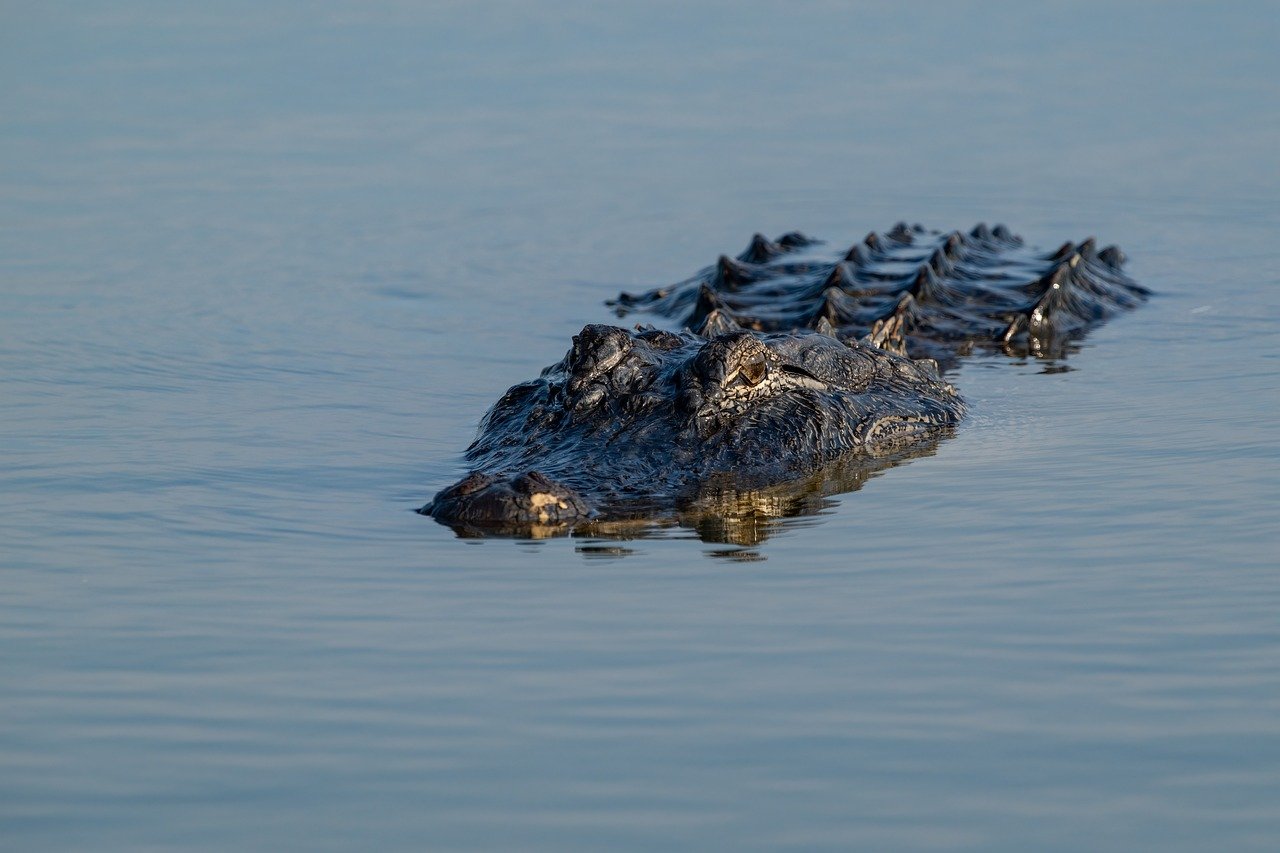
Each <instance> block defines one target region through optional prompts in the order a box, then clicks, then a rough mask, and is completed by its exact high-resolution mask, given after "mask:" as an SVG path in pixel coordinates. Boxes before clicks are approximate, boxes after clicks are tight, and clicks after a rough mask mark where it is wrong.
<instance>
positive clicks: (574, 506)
mask: <svg viewBox="0 0 1280 853" xmlns="http://www.w3.org/2000/svg"><path fill="white" fill-rule="evenodd" d="M418 511H419V512H420V513H422V514H423V515H430V516H432V517H434V518H435V519H437V520H438V521H442V522H445V523H449V522H472V523H478V524H485V523H494V524H497V523H502V524H509V523H511V522H522V523H529V524H563V523H567V522H571V521H580V520H582V519H585V518H587V517H589V516H590V515H591V509H590V507H588V506H587V502H586V501H584V500H583V499H582V496H581V495H579V494H578V493H577V492H575V491H574V490H573V489H570V488H569V487H568V486H564V485H561V484H560V483H557V482H556V481H554V480H552V479H550V478H549V477H546V476H544V475H543V474H541V473H539V472H537V471H530V472H528V473H527V474H521V475H519V476H517V477H496V476H493V475H491V474H485V473H483V472H481V471H473V472H471V473H470V474H468V475H467V476H466V477H463V478H462V479H461V480H459V481H458V482H457V483H454V484H453V485H452V486H450V487H449V488H447V489H444V490H443V491H441V492H440V493H439V494H437V495H436V496H435V499H434V500H432V501H431V503H429V504H427V505H426V506H424V507H423V508H422V509H420V510H418Z"/></svg>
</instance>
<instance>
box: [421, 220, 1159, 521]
mask: <svg viewBox="0 0 1280 853" xmlns="http://www.w3.org/2000/svg"><path fill="white" fill-rule="evenodd" d="M816 244H817V241H814V240H810V239H809V238H807V237H805V236H803V235H801V234H796V233H792V234H787V235H784V236H782V237H780V238H779V239H778V240H776V241H769V240H766V239H764V238H763V237H760V236H759V235H757V236H756V238H755V239H754V240H753V241H752V243H751V245H750V246H749V247H748V248H747V250H746V251H745V252H743V253H741V254H740V255H738V256H737V258H736V259H730V258H727V257H723V256H722V257H721V258H720V260H719V262H717V263H716V264H715V265H714V266H711V267H708V268H706V269H704V270H702V271H701V272H700V273H698V274H697V275H695V276H694V277H693V278H690V279H688V280H686V281H684V282H681V283H680V284H677V285H675V286H672V287H667V288H659V289H657V290H653V291H650V292H649V293H646V294H641V295H639V296H632V295H628V294H623V295H622V296H620V297H619V298H618V299H617V300H616V301H614V302H613V303H611V304H613V305H614V307H615V308H616V310H617V311H618V313H619V315H625V314H626V313H629V312H631V311H648V312H651V313H656V314H659V315H662V316H666V317H670V318H673V319H676V320H678V321H679V322H682V323H683V324H684V325H685V329H684V330H683V331H681V332H672V331H664V330H659V329H654V328H645V329H639V330H637V331H634V332H632V331H627V330H625V329H621V328H616V327H612V326H601V325H592V326H587V327H586V328H584V329H583V330H582V332H581V333H579V334H578V335H576V336H575V337H574V340H573V347H572V349H571V350H570V351H569V353H568V354H566V355H565V357H564V359H562V360H561V361H560V362H559V363H557V364H555V365H552V366H551V367H548V368H547V369H545V370H544V371H542V374H541V376H539V377H538V378H537V379H534V380H532V381H529V382H525V383H521V384H519V385H516V386H514V387H513V388H511V389H510V390H509V391H507V393H506V394H504V395H503V397H502V399H500V400H499V401H498V402H497V403H496V404H495V405H494V406H493V408H492V409H490V411H489V412H488V414H486V415H485V417H484V419H483V421H482V422H481V426H480V434H479V437H478V438H477V439H476V441H475V442H474V443H473V444H472V445H471V447H470V448H468V450H467V454H466V456H467V460H468V461H469V462H470V463H471V464H472V466H473V470H472V471H471V473H470V474H468V475H467V476H466V477H464V478H463V479H462V480H460V481H459V482H458V483H456V484H454V485H453V486H450V487H449V488H447V489H444V490H443V491H441V492H440V493H439V494H437V495H436V497H435V499H434V500H433V501H432V502H431V503H430V504H428V505H427V506H426V507H423V509H422V510H421V511H422V512H424V513H426V514H428V515H432V516H434V517H435V518H436V519H438V520H440V521H442V522H444V523H447V524H451V525H454V526H455V527H456V528H458V529H460V530H461V529H467V530H473V531H479V532H487V531H501V532H528V526H530V525H532V526H535V527H538V528H539V529H543V530H545V531H551V532H554V531H556V530H563V529H567V528H568V527H572V526H576V525H578V524H580V523H583V522H584V521H587V520H592V521H593V523H594V522H595V521H598V520H601V519H604V520H610V519H626V518H654V517H658V516H664V515H666V516H670V515H671V514H672V513H677V514H678V513H680V512H681V511H682V509H683V508H688V507H694V508H699V507H701V508H704V509H705V508H707V507H710V510H709V512H710V513H712V514H714V513H716V512H717V509H716V507H722V506H723V507H729V508H730V510H729V511H730V512H732V507H737V506H741V505H743V503H744V501H745V502H746V503H747V504H751V503H752V502H753V501H759V500H760V498H759V495H763V494H766V491H767V494H768V500H767V501H766V503H769V504H770V505H774V504H776V503H777V502H778V501H779V494H780V493H779V491H778V489H777V488H773V489H769V488H768V487H777V486H779V484H786V483H808V484H810V485H805V486H802V487H800V486H798V487H797V488H801V489H803V490H806V494H810V493H812V492H813V489H812V487H811V484H812V482H813V480H814V477H815V472H818V471H819V470H820V469H822V468H823V467H824V466H831V465H833V464H835V465H838V467H839V469H840V470H841V471H842V472H844V473H842V474H841V476H840V477H838V478H836V481H837V482H838V483H844V484H849V483H853V484H854V485H853V486H852V487H854V488H856V487H857V485H860V483H861V482H862V480H863V479H865V472H871V471H874V470H876V469H878V468H883V467H886V465H888V464H894V463H893V462H892V461H886V460H893V459H900V458H902V456H903V451H904V449H906V448H911V447H919V446H925V447H927V446H928V445H929V443H930V442H933V443H936V441H937V440H938V438H939V437H940V436H942V435H945V434H946V432H947V431H948V430H950V429H951V428H952V427H953V426H954V425H955V424H956V423H957V422H958V421H959V420H960V418H961V417H963V415H964V411H965V407H964V403H963V401H962V400H961V398H960V396H959V394H957V392H956V390H955V389H954V388H953V387H952V386H951V385H950V384H948V383H947V382H945V381H944V380H943V379H942V377H941V371H940V368H939V363H941V364H942V365H943V366H944V367H945V366H947V365H950V364H952V363H954V361H955V359H956V358H957V357H959V356H961V355H964V354H966V353H967V352H969V351H971V350H972V349H973V348H974V347H987V348H990V349H996V350H1003V351H1005V352H1009V353H1015V354H1028V353H1029V354H1034V355H1037V356H1045V355H1063V354H1065V353H1066V352H1067V351H1068V349H1069V346H1070V344H1071V342H1072V341H1074V340H1076V339H1077V338H1079V337H1080V336H1081V335H1082V334H1083V333H1084V332H1085V331H1087V329H1089V328H1091V327H1092V326H1093V325H1096V324H1097V323H1098V322H1100V321H1102V320H1103V319H1105V318H1106V317H1108V316H1111V315H1112V314H1114V313H1115V312H1117V311H1119V310H1122V309H1124V308H1128V307H1131V306H1133V305H1136V304H1138V303H1139V302H1140V301H1141V300H1142V299H1143V298H1145V297H1146V295H1147V291H1146V290H1145V289H1144V288H1142V287H1141V286H1139V285H1137V284H1136V283H1135V282H1133V281H1132V280H1131V279H1129V278H1128V276H1126V275H1125V274H1124V273H1123V272H1122V271H1121V265H1122V263H1123V261H1124V256H1123V254H1122V253H1121V252H1120V250H1119V249H1116V248H1115V247H1109V248H1106V249H1102V250H1098V249H1097V248H1096V247H1095V245H1094V242H1093V240H1092V239H1090V240H1086V241H1084V242H1083V243H1081V244H1079V245H1077V244H1074V243H1066V244H1064V245H1063V246H1062V247H1061V248H1060V249H1058V250H1057V251H1056V252H1052V253H1039V252H1036V251H1034V250H1031V249H1028V248H1026V247H1025V246H1024V245H1023V243H1022V241H1021V239H1020V238H1018V237H1016V236H1014V235H1013V234H1011V233H1010V232H1009V231H1008V230H1007V229H1005V228H1004V227H1003V226H997V227H996V228H994V229H988V228H987V227H986V226H985V225H979V226H978V227H976V228H974V229H973V230H972V231H971V232H969V233H968V234H961V233H960V232H951V233H949V234H942V233H941V232H936V231H932V232H931V231H926V230H925V229H923V228H921V227H920V226H914V227H908V226H907V225H905V224H900V225H898V226H895V228H893V229H891V230H890V231H888V232H886V233H885V234H874V233H873V234H871V235H869V236H868V237H867V238H866V239H865V240H863V241H862V242H860V243H858V244H856V245H855V246H854V247H853V248H851V249H849V250H848V251H847V252H844V253H841V254H840V255H838V256H837V257H835V258H834V259H832V258H826V259H823V258H821V257H816V256H812V255H811V254H810V252H811V250H812V247H813V246H815V245H816ZM909 356H915V357H917V358H911V357H909ZM851 470H861V471H862V472H864V473H863V475H862V476H861V477H853V478H852V479H850V478H849V472H850V471H851ZM819 479H820V480H821V478H820V477H819ZM825 489H826V487H825V486H824V487H822V489H821V491H823V493H829V492H827V491H825ZM762 490H765V491H762ZM783 492H785V489H783ZM726 495H727V496H729V497H728V498H727V499H726V497H725V496H726ZM782 503H784V504H785V503H786V501H785V500H783V501H782ZM806 506H807V504H806Z"/></svg>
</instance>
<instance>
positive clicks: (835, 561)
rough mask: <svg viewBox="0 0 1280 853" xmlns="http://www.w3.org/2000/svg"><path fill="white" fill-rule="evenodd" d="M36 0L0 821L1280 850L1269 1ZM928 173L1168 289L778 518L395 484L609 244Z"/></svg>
mask: <svg viewBox="0 0 1280 853" xmlns="http://www.w3.org/2000/svg"><path fill="white" fill-rule="evenodd" d="M2 14H3V17H4V21H5V23H4V26H3V27H0V79H3V80H4V82H5V85H4V86H2V87H0V405H2V407H3V417H0V447H3V452H2V453H0V512H2V515H0V517H2V518H3V521H0V566H2V571H3V586H2V587H0V588H2V589H3V593H0V647H2V648H3V649H4V654H3V655H2V656H0V767H2V768H3V772H2V773H0V846H2V847H5V848H12V849H15V850H19V849H20V850H36V849H51V850H72V849H94V850H137V849H170V848H176V849H192V850H225V849H254V848H256V849H274V850H278V849H298V850H315V849H350V848H357V847H359V848H374V847H377V848H383V849H397V848H399V849H423V848H439V849H548V850H566V849H599V848H610V849H614V848H617V849H649V848H662V849H667V848H670V847H672V846H678V847H687V848H695V849H699V848H701V849H706V848H728V849H742V848H766V849H775V848H779V847H803V848H833V849H849V848H861V849H867V848H871V849H983V850H991V849H1005V850H1025V849H1114V850H1130V849H1134V848H1152V847H1160V848H1162V849H1186V850H1203V849H1208V848H1214V849H1235V850H1243V849H1274V848H1275V846H1276V844H1277V840H1278V839H1280V807H1278V806H1277V803H1280V714H1278V712H1280V663H1278V661H1280V621H1278V620H1277V617H1276V614H1277V612H1280V572H1278V571H1277V565H1276V556H1275V555H1276V554H1277V553H1280V547H1278V546H1280V532H1278V530H1277V527H1278V525H1277V508H1278V507H1280V487H1278V486H1277V482H1280V478H1278V476H1277V475H1280V451H1278V450H1277V448H1278V447H1280V428H1278V427H1277V422H1278V420H1280V418H1278V417H1277V416H1278V414H1280V405H1278V404H1280V395H1278V394H1277V387H1278V385H1280V382H1278V381H1277V377H1278V376H1280V361H1278V359H1280V320H1278V319H1277V318H1280V295H1278V294H1280V290H1278V289H1277V282H1278V279H1280V273H1277V270H1280V250H1278V249H1277V246H1276V240H1275V237H1276V235H1277V234H1278V233H1280V168H1278V166H1280V163H1278V161H1277V158H1276V155H1275V152H1276V151H1277V150H1280V87H1278V86H1277V84H1276V82H1275V81H1276V80H1277V79H1280V62H1278V61H1277V59H1276V54H1275V51H1274V43H1275V41H1276V39H1277V37H1278V36H1280V32H1277V30H1278V29H1280V25H1278V23H1277V17H1276V16H1275V14H1274V9H1273V8H1271V7H1269V6H1267V5H1266V4H1257V5H1249V4H1235V5H1232V6H1230V7H1227V8H1218V7H1214V6H1210V5H1207V4H1206V5H1178V6H1168V5H1163V4H1161V5H1157V4H1151V5H1144V4H1134V5H1127V6H1124V7H1122V8H1113V7H1112V6H1110V5H1101V4H1100V5H1096V6H1081V5H1076V4H1073V5H1071V6H1047V7H1044V8H1037V9H1033V10H1027V9H1022V8H1019V7H1017V6H1014V5H1007V6H1001V7H995V8H990V9H988V8H985V7H984V9H982V10H976V9H972V8H967V7H966V8H960V7H953V6H950V5H938V6H925V7H914V6H913V7H911V8H910V9H907V8H905V7H887V8H879V7H861V6H854V7H844V6H841V5H827V4H806V5H804V6H801V7H796V8H791V7H788V8H786V10H785V11H784V10H782V9H781V7H774V6H770V5H767V4H758V5H756V4H751V5H745V4H732V5H729V4H726V5H716V4H706V5H699V6H697V7H695V8H692V9H690V8H686V7H685V6H682V5H660V6H652V5H647V6H645V7H644V8H643V9H640V8H636V9H612V8H610V9H600V8H597V7H596V6H593V5H590V4H571V3H566V4H559V5H557V6H556V7H554V8H550V7H546V6H544V5H537V6H533V5H525V4H519V3H506V4H504V3H497V4H492V5H486V6H485V7H483V8H477V7H475V6H473V5H470V4H438V5H432V6H430V8H427V9H420V8H418V7H417V6H414V5H412V4H406V5H397V4H384V5H376V6H371V5H368V4H350V5H345V4H339V3H334V4H324V5H320V6H316V5H311V4H308V5H305V6H303V5H297V6H294V5H287V4H279V5H274V6H271V7H269V8H263V7H262V6H260V5H258V4H219V5H218V7H217V8H216V9H212V8H210V9H204V8H200V9H197V8H195V7H188V8H180V7H174V6H172V5H170V4H149V3H144V2H127V3H118V4H114V5H113V6H112V7H111V8H109V9H108V8H106V7H100V6H93V5H89V4H86V5H84V6H74V5H63V6H59V7H58V8H57V9H54V8H53V7H48V8H46V7H44V6H27V7H17V6H10V7H8V8H6V9H5V11H4V12H3V13H2ZM904 218H905V219H910V220H912V221H920V222H923V223H925V224H926V225H928V226H930V227H935V228H943V229H949V228H955V227H968V226H971V225H972V224H973V223H975V222H977V221H979V220H987V221H992V220H1000V221H1006V222H1008V223H1009V224H1010V225H1011V226H1012V227H1013V228H1014V230H1016V231H1018V232H1019V233H1021V234H1022V235H1023V236H1024V237H1026V238H1027V239H1028V240H1029V241H1031V242H1033V243H1038V244H1041V245H1045V246H1050V247H1052V246H1055V245H1056V244H1057V243H1059V242H1061V241H1063V240H1066V239H1077V240H1078V239H1081V238H1083V237H1085V236H1088V235H1090V234H1096V235H1097V236H1098V237H1099V239H1100V240H1102V241H1104V242H1115V243H1118V244H1120V245H1121V246H1122V247H1123V248H1124V249H1125V251H1126V252H1127V253H1128V254H1129V256H1130V258H1131V261H1130V264H1129V267H1128V269H1129V271H1130V272H1131V274H1133V275H1134V277H1135V278H1137V279H1138V280H1139V281H1141V282H1142V283H1144V284H1146V285H1148V286H1149V287H1152V288H1153V289H1155V290H1156V291H1158V295H1157V297H1156V298H1154V299H1153V300H1152V301H1151V302H1150V303H1149V304H1147V305H1146V306H1144V307H1143V308H1141V309H1140V310H1138V311H1137V312H1134V313H1133V314H1130V315H1126V316H1124V317H1122V318H1120V319H1118V320H1117V321H1115V322H1113V323H1110V324H1109V325H1107V326H1105V327H1103V328H1101V329H1099V330H1098V331H1097V332H1096V333H1094V334H1093V335H1091V336H1090V337H1089V339H1088V341H1087V342H1086V345H1085V347H1084V348H1083V350H1082V351H1081V352H1079V353H1077V354H1075V355H1073V356H1072V357H1070V358H1069V359H1068V360H1067V361H1066V362H1063V363H1045V362H1036V361H1034V360H1032V361H1016V360H1008V359H997V358H977V359H973V360H970V361H968V362H967V363H966V364H965V365H964V366H963V367H962V368H961V369H960V370H959V371H958V372H957V373H956V374H955V376H954V382H955V383H956V384H957V385H958V386H959V387H960V389H961V390H962V391H963V392H964V394H965V395H966V397H967V399H968V400H969V403H970V407H971V415H970V416H969V418H968V419H967V420H966V421H965V423H964V425H963V427H962V428H961V430H960V431H959V433H958V434H957V435H956V437H954V438H953V439H950V440H948V441H945V442H943V443H942V444H941V445H940V446H939V447H938V449H937V452H936V454H934V455H932V456H926V457H923V458H920V459H916V460H914V461H911V462H909V463H908V464H905V465H903V466H899V467H896V468H892V469H890V470H887V471H884V472H882V473H880V474H879V475H878V476H876V477H874V478H873V479H871V480H870V481H869V482H867V483H866V484H865V485H864V486H863V488H862V489H861V490H859V491H857V492H854V493H851V494H847V495H844V496H842V497H837V498H834V499H832V501H831V505H830V506H829V507H828V508H827V509H826V510H825V511H824V512H823V513H822V514H820V515H816V516H809V517H804V518H800V519H793V520H787V521H783V522H778V523H776V524H774V525H771V526H770V527H769V529H767V530H766V531H764V532H765V533H766V534H767V538H764V539H763V540H762V541H760V542H758V543H756V544H754V545H741V546H735V545H731V544H724V543H715V542H703V541H701V540H700V539H699V537H698V534H697V532H696V531H693V530H687V529H684V528H679V527H673V528H664V529H662V530H658V531H654V532H653V535H651V536H649V537H647V538H637V539H628V540H608V539H584V538H576V539H575V538H556V539H548V540H542V541H536V542H532V541H511V540H464V539H458V538H455V537H454V535H453V534H452V532H451V531H449V529H448V528H445V527H443V526H441V525H438V524H435V523H434V522H432V521H431V520H430V519H425V518H422V517H420V516H417V515H415V514H414V513H413V512H411V510H412V509H413V508H414V507H416V506H418V505H420V504H421V503H422V502H424V501H425V500H426V499H427V498H428V497H429V496H430V495H431V494H432V493H433V492H434V491H435V490H436V489H438V488H440V487H442V486H444V485H447V484H448V483H450V482H452V481H453V480H454V479H455V478H456V477H457V476H458V474H459V473H460V472H461V470H462V468H463V462H462V460H461V456H460V454H461V451H462V449H463V448H464V447H465V446H466V444H467V443H468V441H469V440H470V438H471V436H472V433H473V430H474V428H475V425H476V422H477V421H478V419H479V417H480V415H481V414H482V413H483V411H484V409H485V408H486V407H487V406H488V405H489V404H490V403H491V402H492V401H493V400H494V399H496V397H497V395H498V394H500V393H501V392H502V391H503V390H504V389H505V388H506V387H508V386H509V385H511V384H512V383H514V382H517V381H520V380H523V379H527V378H529V377H531V376H533V375H534V374H535V373H536V371H537V370H538V369H539V368H541V367H542V366H543V365H545V364H547V363H550V362H552V361H554V360H556V359H558V358H559V357H560V356H561V355H562V354H563V352H564V350H565V348H566V347H567V345H568V341H569V338H570V336H571V335H572V334H573V333H574V332H576V331H577V330H578V329H579V328H580V327H581V326H582V324H584V323H586V322H600V321H606V320H607V319H608V318H609V316H610V315H609V313H608V310H607V309H606V308H605V307H604V306H603V304H602V302H603V300H604V299H606V298H608V297H611V296H613V295H615V294H616V292H617V291H619V290H623V289H627V290H632V291H638V290H643V289H645V288H647V287H651V286H656V285H658V284H662V283H666V282H672V281H676V280H679V279H681V278H684V277H686V276H687V275H689V274H691V273H692V272H693V271H694V270H696V269H697V268H699V267H701V266H703V265H705V264H707V263H709V262H711V261H712V260H714V258H715V257H716V255H718V254H720V253H721V252H726V251H730V250H737V249H739V248H741V245H744V244H745V242H746V240H747V238H748V237H749V236H750V234H751V233H753V232H754V231H764V232H766V233H773V234H776V233H781V232H783V231H787V230H792V229H800V230H803V231H805V232H807V233H813V234H816V235H818V236H822V237H827V238H829V239H832V240H838V241H842V240H853V239H856V238H857V237H860V236H861V235H862V234H863V233H865V232H866V231H868V230H870V229H873V228H877V229H881V228H885V227H888V226H889V225H890V224H892V223H893V222H895V221H897V220H899V219H904ZM1062 368H1069V369H1066V370H1063V369H1062Z"/></svg>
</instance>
